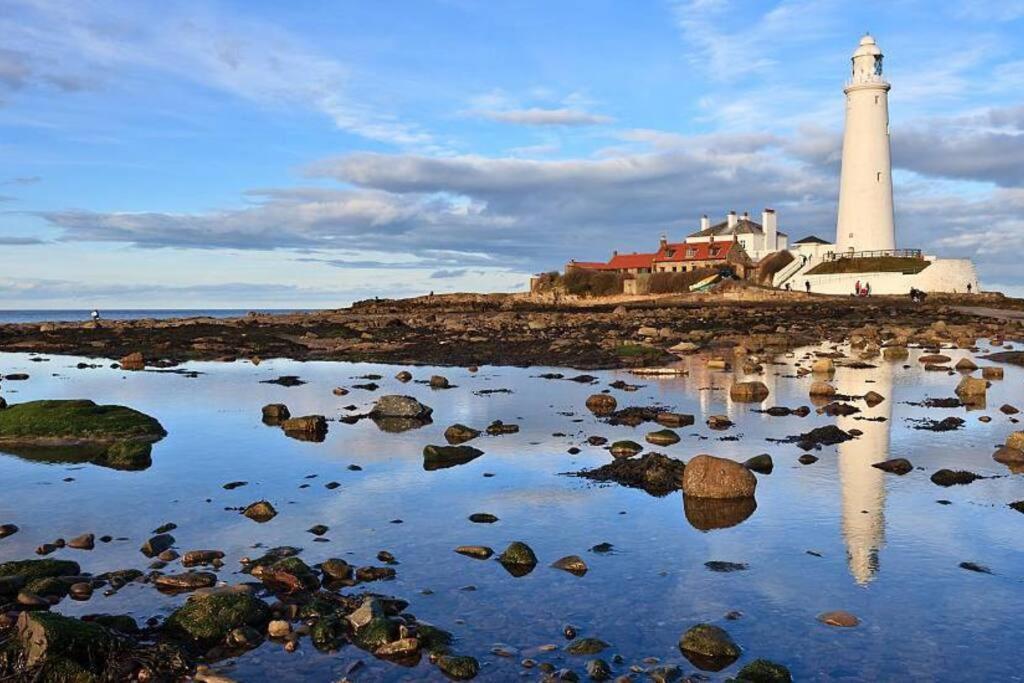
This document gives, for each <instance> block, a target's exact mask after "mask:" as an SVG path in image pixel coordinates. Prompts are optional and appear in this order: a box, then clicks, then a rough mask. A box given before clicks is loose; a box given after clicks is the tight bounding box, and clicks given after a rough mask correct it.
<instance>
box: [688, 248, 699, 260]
mask: <svg viewBox="0 0 1024 683" xmlns="http://www.w3.org/2000/svg"><path fill="white" fill-rule="evenodd" d="M696 255H697V250H696V249H687V250H686V258H693V257H694V256H696Z"/></svg>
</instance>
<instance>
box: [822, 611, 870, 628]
mask: <svg viewBox="0 0 1024 683" xmlns="http://www.w3.org/2000/svg"><path fill="white" fill-rule="evenodd" d="M818 621H820V622H821V623H823V624H825V625H827V626H836V627H838V628H853V627H854V626H857V625H858V624H860V619H858V618H857V617H856V616H855V615H853V614H850V613H849V612H845V611H843V610H832V611H831V612H822V613H821V614H819V615H818Z"/></svg>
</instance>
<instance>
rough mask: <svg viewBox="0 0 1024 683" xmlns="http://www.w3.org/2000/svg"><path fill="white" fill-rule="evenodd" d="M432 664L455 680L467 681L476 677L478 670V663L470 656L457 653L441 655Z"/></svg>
mask: <svg viewBox="0 0 1024 683" xmlns="http://www.w3.org/2000/svg"><path fill="white" fill-rule="evenodd" d="M434 664H435V665H436V666H437V668H438V669H440V670H441V672H442V673H444V675H445V676H447V677H448V678H450V679H452V680H455V681H468V680H470V679H471V678H476V675H477V673H479V671H480V663H479V662H477V661H476V660H475V659H473V658H472V657H464V656H459V655H441V656H439V657H437V659H436V660H435V661H434Z"/></svg>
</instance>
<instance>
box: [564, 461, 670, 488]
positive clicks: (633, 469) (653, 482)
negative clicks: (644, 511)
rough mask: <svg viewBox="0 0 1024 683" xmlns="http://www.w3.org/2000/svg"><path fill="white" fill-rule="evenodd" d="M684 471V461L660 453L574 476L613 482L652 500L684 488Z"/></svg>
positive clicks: (584, 471) (608, 465) (612, 463)
mask: <svg viewBox="0 0 1024 683" xmlns="http://www.w3.org/2000/svg"><path fill="white" fill-rule="evenodd" d="M685 468H686V465H685V464H683V462H682V461H681V460H676V459H674V458H670V457H668V456H666V455H662V454H661V453H647V454H646V455H643V456H641V457H640V458H618V459H616V460H614V461H613V462H610V463H608V464H607V465H603V466H601V467H598V468H596V469H592V470H582V471H580V472H576V473H575V476H577V477H583V478H585V479H592V480H594V481H614V482H616V483H617V484H621V485H623V486H628V487H630V488H637V489H643V490H644V491H646V492H647V493H650V494H651V495H652V496H665V495H668V494H669V493H671V492H672V491H677V490H678V489H679V488H680V487H681V486H682V483H683V470H684V469H685Z"/></svg>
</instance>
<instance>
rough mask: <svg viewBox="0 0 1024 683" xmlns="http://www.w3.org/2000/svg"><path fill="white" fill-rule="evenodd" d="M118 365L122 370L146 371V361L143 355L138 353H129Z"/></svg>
mask: <svg viewBox="0 0 1024 683" xmlns="http://www.w3.org/2000/svg"><path fill="white" fill-rule="evenodd" d="M117 363H118V365H120V366H121V369H122V370H145V369H146V359H145V357H143V355H142V353H140V352H139V351H136V352H135V353H129V354H128V355H127V356H125V357H124V358H122V359H121V360H119V361H118V362H117Z"/></svg>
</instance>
